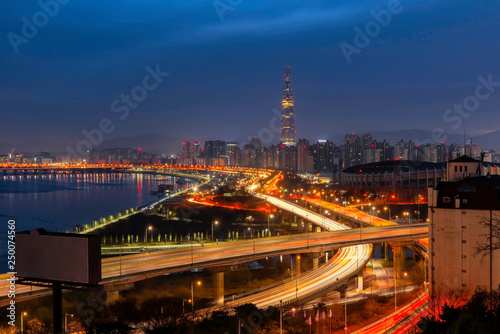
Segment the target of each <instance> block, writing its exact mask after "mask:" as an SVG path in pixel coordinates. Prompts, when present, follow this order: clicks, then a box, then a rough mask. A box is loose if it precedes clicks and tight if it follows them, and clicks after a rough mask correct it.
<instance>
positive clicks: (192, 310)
mask: <svg viewBox="0 0 500 334" xmlns="http://www.w3.org/2000/svg"><path fill="white" fill-rule="evenodd" d="M196 285H197V286H200V285H201V281H197V282H196ZM191 312H192V313H194V282H193V281H191Z"/></svg>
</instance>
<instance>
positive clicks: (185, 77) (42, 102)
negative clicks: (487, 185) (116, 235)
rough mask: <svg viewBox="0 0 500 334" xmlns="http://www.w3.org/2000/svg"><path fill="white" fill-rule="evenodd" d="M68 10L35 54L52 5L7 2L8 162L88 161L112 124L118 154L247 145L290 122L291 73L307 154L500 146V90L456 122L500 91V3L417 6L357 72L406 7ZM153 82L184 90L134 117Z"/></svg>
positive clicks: (221, 5)
mask: <svg viewBox="0 0 500 334" xmlns="http://www.w3.org/2000/svg"><path fill="white" fill-rule="evenodd" d="M44 1H46V2H53V1H51V0H42V2H44ZM61 2H67V4H61V5H59V9H58V10H57V13H56V14H55V15H52V16H53V17H49V16H48V15H47V16H46V17H48V19H47V20H46V22H41V24H40V27H39V28H38V32H37V33H36V34H35V35H34V36H32V37H29V38H25V37H23V31H22V30H23V25H25V22H26V20H25V21H23V17H25V18H26V19H27V21H29V22H30V24H31V23H32V22H33V19H34V17H33V16H34V15H35V18H36V19H38V20H42V21H43V19H44V16H43V15H40V14H39V15H36V13H37V12H40V11H41V10H42V8H41V7H40V5H39V4H38V1H4V2H2V5H1V8H2V9H1V12H2V20H0V29H1V35H2V38H1V42H0V43H1V51H0V57H1V65H2V70H1V73H0V78H1V80H0V108H1V109H0V110H1V120H0V124H1V125H0V133H1V135H0V154H5V153H7V152H9V151H11V150H13V151H19V150H30V149H33V150H37V149H42V148H43V149H52V150H57V149H61V148H64V147H65V146H66V145H68V144H71V145H74V144H75V143H78V142H79V141H80V140H82V139H84V138H85V137H84V135H83V134H82V130H84V129H86V130H91V129H94V128H97V127H99V123H100V122H101V120H102V119H104V118H109V119H110V120H111V121H112V125H113V127H114V129H113V131H111V132H110V133H107V134H104V136H103V140H104V141H109V140H112V139H113V138H123V137H136V138H142V139H141V140H142V141H143V142H146V141H147V138H149V137H151V136H150V135H153V134H154V135H161V136H163V137H157V138H163V140H164V141H163V142H162V143H161V144H159V146H158V147H160V148H161V149H162V150H163V152H158V153H168V154H170V153H174V152H175V151H176V150H175V149H174V148H177V150H178V148H180V143H181V141H183V140H189V141H195V140H199V141H205V140H208V139H226V140H239V141H241V142H242V143H243V142H244V141H245V140H246V139H247V138H248V137H249V136H256V135H257V134H258V133H259V131H260V130H261V129H263V128H266V127H269V123H270V121H272V119H273V117H274V113H273V111H272V110H273V108H277V109H279V108H280V103H281V97H282V89H283V73H284V67H285V66H291V71H292V85H293V90H294V99H295V109H296V114H297V122H296V124H297V126H296V127H297V137H298V138H302V137H306V138H308V139H310V140H316V139H321V138H331V137H332V136H339V135H343V134H344V133H348V132H359V133H362V132H365V131H376V130H406V129H417V128H418V129H423V130H432V129H434V128H436V127H440V128H442V129H444V130H445V131H446V132H448V133H463V131H464V130H467V132H468V133H470V134H474V135H476V134H477V135H479V134H484V133H486V132H489V131H496V130H499V124H500V113H499V112H498V111H499V106H500V84H499V85H497V86H496V87H493V88H492V89H493V90H494V91H493V92H491V94H489V96H488V97H487V98H485V99H484V100H481V101H480V104H479V106H478V107H477V108H474V110H473V112H470V116H468V118H463V119H462V120H463V122H462V124H460V125H458V126H457V123H456V122H446V121H445V120H444V119H443V115H444V114H445V111H446V109H448V108H450V107H452V106H453V104H454V103H462V102H463V101H464V99H466V98H467V97H468V96H471V95H474V94H475V89H476V87H477V86H478V85H479V84H480V81H479V80H478V77H479V76H482V77H484V78H485V79H487V78H488V76H489V75H491V76H492V80H493V81H495V82H500V66H499V59H500V58H499V55H500V40H499V37H498V32H499V31H500V2H499V1H477V0H475V1H472V0H471V1H446V0H442V1H441V0H435V1H425V0H423V1H416V0H414V1H408V0H407V1H404V0H402V1H401V2H400V4H399V7H397V10H394V12H395V13H393V14H391V17H390V22H389V23H388V24H385V27H381V26H380V25H378V27H379V28H380V31H378V32H375V33H373V35H374V36H373V37H368V38H369V39H370V41H369V44H368V45H363V47H358V49H357V53H353V54H352V55H351V62H350V63H348V62H347V61H346V57H345V56H344V54H343V52H342V50H341V48H340V46H339V45H342V43H344V44H343V45H346V44H345V43H348V44H349V45H352V46H353V47H355V41H354V39H355V36H356V31H355V28H356V27H357V28H359V29H360V30H362V31H365V28H366V25H367V23H369V22H370V21H374V17H373V16H372V14H371V12H372V11H374V12H380V11H381V10H384V11H386V10H387V8H388V5H389V6H391V2H393V0H391V1H387V0H385V1H374V0H371V1H359V0H349V1H341V0H338V1H332V0H330V1H295V0H287V1H260V0H251V1H250V0H243V1H240V0H231V1H229V0H221V1H215V2H214V1H211V0H198V1H195V0H179V1H177V0H175V1H174V0H168V1H165V0H157V1H152V0H151V1H149V0H143V1H93V0H89V1H77V0H73V1H68V0H65V1H62V0H61ZM215 7H217V9H218V10H219V13H218V12H217V10H216V8H215ZM394 8H396V7H394ZM51 10H54V8H53V7H52V8H51ZM39 23H40V21H39ZM371 26H372V27H376V26H374V25H373V24H372V25H371ZM24 30H26V29H24ZM28 30H29V29H28ZM25 32H26V31H25ZM31 32H32V31H31ZM13 36H17V37H19V38H21V40H22V42H19V39H17V40H16V41H17V42H18V43H17V44H16V43H11V41H12V40H13V38H14V37H13ZM17 37H16V38H17ZM14 44H16V45H14ZM359 45H360V44H359V43H358V46H359ZM15 49H17V50H15ZM16 51H17V52H16ZM148 66H149V67H150V68H151V69H152V70H154V69H155V68H156V67H157V66H158V67H159V69H160V71H162V72H168V73H169V75H168V76H166V77H162V78H160V80H161V81H162V82H161V83H159V84H158V85H157V87H156V88H153V89H151V90H150V91H147V96H146V97H145V99H144V100H143V101H141V102H139V103H138V104H137V106H135V108H129V113H128V115H126V116H125V114H124V112H114V111H117V110H116V109H117V108H118V107H120V106H123V105H124V103H123V102H119V103H118V104H116V105H115V108H114V110H113V107H112V105H113V102H114V101H115V100H116V99H120V96H121V94H129V95H130V94H131V91H132V90H133V89H134V87H136V86H138V85H139V86H141V85H143V78H144V77H145V76H146V75H147V74H148V73H149V72H148V70H146V67H148ZM153 83H155V81H154V79H152V78H151V79H150V81H149V84H151V85H152V84H153ZM142 91H144V90H142ZM136 92H140V91H139V90H136ZM482 92H483V91H482ZM484 92H487V90H486V89H484ZM448 116H450V117H451V116H453V114H449V115H448ZM454 116H457V115H456V114H455V115H454ZM120 117H122V118H123V119H120ZM453 127H454V128H453ZM145 135H147V136H145ZM148 136H149V137H148ZM169 137H170V141H169ZM151 138H152V137H151ZM141 140H139V139H138V140H137V144H138V145H139V144H141ZM276 141H278V136H276ZM158 150H159V149H158Z"/></svg>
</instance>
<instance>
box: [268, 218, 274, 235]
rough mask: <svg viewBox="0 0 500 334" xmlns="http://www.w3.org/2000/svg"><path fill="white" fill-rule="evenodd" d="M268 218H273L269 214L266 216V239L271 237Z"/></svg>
mask: <svg viewBox="0 0 500 334" xmlns="http://www.w3.org/2000/svg"><path fill="white" fill-rule="evenodd" d="M270 218H274V216H273V214H270V215H268V216H267V231H268V232H267V233H268V235H267V236H268V237H271V229H270V228H269V219H270Z"/></svg>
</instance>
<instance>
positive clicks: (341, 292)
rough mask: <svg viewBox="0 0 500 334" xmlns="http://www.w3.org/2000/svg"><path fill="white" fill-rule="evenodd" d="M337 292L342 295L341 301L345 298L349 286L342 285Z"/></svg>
mask: <svg viewBox="0 0 500 334" xmlns="http://www.w3.org/2000/svg"><path fill="white" fill-rule="evenodd" d="M336 290H337V291H338V292H339V293H340V299H341V300H342V299H344V298H345V292H346V290H347V286H346V285H345V284H342V285H341V286H339V287H338V288H337V289H336Z"/></svg>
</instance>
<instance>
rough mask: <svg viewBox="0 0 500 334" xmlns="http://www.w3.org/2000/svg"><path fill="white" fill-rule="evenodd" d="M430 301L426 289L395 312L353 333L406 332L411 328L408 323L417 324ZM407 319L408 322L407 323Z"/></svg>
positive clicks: (380, 333)
mask: <svg viewBox="0 0 500 334" xmlns="http://www.w3.org/2000/svg"><path fill="white" fill-rule="evenodd" d="M428 301H429V293H428V291H425V292H423V293H422V294H420V295H419V296H418V297H417V298H416V299H415V300H413V301H412V302H410V303H408V304H406V305H404V306H403V307H401V308H399V309H398V310H396V311H395V312H393V313H391V314H389V315H388V316H386V317H384V318H381V319H380V320H378V321H376V322H374V323H372V324H370V325H368V326H366V327H363V328H361V329H359V330H357V331H354V332H353V333H370V334H372V333H373V334H382V333H386V332H387V330H390V332H391V333H406V332H407V331H408V330H409V328H408V325H414V324H416V323H417V322H418V321H419V320H420V318H421V316H422V315H423V314H425V310H426V309H427V307H428V306H427V305H428ZM416 313H417V314H416ZM406 321H407V322H408V323H406ZM397 327H399V328H397ZM395 328H397V329H395Z"/></svg>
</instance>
